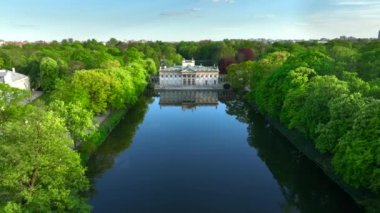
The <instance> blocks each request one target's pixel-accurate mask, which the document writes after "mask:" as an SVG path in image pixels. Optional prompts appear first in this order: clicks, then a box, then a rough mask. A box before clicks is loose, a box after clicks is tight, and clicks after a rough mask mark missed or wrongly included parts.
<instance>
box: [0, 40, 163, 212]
mask: <svg viewBox="0 0 380 213" xmlns="http://www.w3.org/2000/svg"><path fill="white" fill-rule="evenodd" d="M107 45H111V44H107ZM0 62H1V66H2V67H1V68H8V69H10V68H11V67H16V69H17V70H18V71H21V72H23V73H25V74H27V75H29V76H30V78H31V80H32V87H33V89H35V90H43V92H44V96H43V98H41V99H42V100H43V101H41V100H38V101H35V102H34V103H32V104H26V103H27V100H28V98H29V93H28V92H25V91H21V90H18V89H13V88H10V87H9V86H7V85H5V84H0V136H1V137H0V179H1V182H0V212H2V211H5V212H21V211H29V212H37V211H38V212H51V211H56V212H67V211H69V212H82V211H89V209H90V208H89V206H88V205H87V204H86V202H85V198H84V196H83V193H84V192H86V191H87V190H88V186H89V181H88V180H87V178H86V176H85V168H84V167H83V166H82V162H81V157H80V154H81V153H84V154H88V151H87V150H84V149H85V148H86V147H93V146H94V145H92V144H90V143H99V142H98V141H94V138H96V137H97V136H98V135H99V131H101V129H99V130H97V128H96V127H97V122H96V121H95V117H94V116H95V115H101V114H103V113H105V112H108V111H112V110H117V109H125V108H128V107H129V106H132V105H133V104H135V102H136V101H137V100H138V98H139V96H140V95H141V94H142V92H143V91H144V89H145V88H146V86H147V82H148V80H149V76H150V75H152V74H155V73H156V72H157V68H156V64H155V62H154V61H153V60H152V59H150V58H147V57H146V56H145V55H144V54H143V53H142V52H140V51H139V50H137V49H136V48H133V47H131V48H127V49H123V50H121V49H118V48H116V47H114V46H112V45H111V46H106V45H103V44H102V43H99V42H97V41H95V40H91V41H87V42H83V43H81V42H73V41H63V42H61V43H58V42H52V43H49V44H46V43H34V44H27V45H25V46H23V47H17V46H4V47H1V48H0ZM97 145H98V144H97Z"/></svg>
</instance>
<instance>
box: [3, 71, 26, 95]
mask: <svg viewBox="0 0 380 213" xmlns="http://www.w3.org/2000/svg"><path fill="white" fill-rule="evenodd" d="M0 83H5V84H8V85H9V86H11V87H14V88H19V89H24V90H30V80H29V77H28V76H26V75H23V74H20V73H17V72H16V71H15V69H14V68H13V69H12V71H9V70H0Z"/></svg>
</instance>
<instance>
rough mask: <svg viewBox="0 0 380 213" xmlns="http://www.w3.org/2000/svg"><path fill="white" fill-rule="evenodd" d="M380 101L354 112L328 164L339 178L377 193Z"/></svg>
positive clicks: (378, 181) (379, 178)
mask: <svg viewBox="0 0 380 213" xmlns="http://www.w3.org/2000/svg"><path fill="white" fill-rule="evenodd" d="M379 128H380V100H374V101H371V102H370V103H368V104H367V105H366V106H365V107H364V108H363V109H362V110H360V111H359V112H358V113H357V114H356V118H355V121H354V124H353V127H352V130H351V131H349V132H348V133H347V134H345V135H344V136H343V137H342V138H341V139H340V140H339V143H338V145H337V147H336V150H335V155H334V158H333V160H332V163H333V165H334V167H335V169H336V171H337V172H338V174H340V175H342V177H343V179H344V180H345V181H346V182H347V183H349V184H351V185H353V186H356V187H365V188H369V189H371V190H372V191H373V192H380V160H379V159H380V148H379V147H380V140H379V138H380V129H379Z"/></svg>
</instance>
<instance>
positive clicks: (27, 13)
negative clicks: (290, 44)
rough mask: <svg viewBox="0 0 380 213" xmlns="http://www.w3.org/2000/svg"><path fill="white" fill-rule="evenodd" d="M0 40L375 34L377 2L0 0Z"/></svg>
mask: <svg viewBox="0 0 380 213" xmlns="http://www.w3.org/2000/svg"><path fill="white" fill-rule="evenodd" d="M0 11H1V12H0V39H4V40H12V41H16V40H28V41H36V40H47V41H51V40H62V39H65V38H73V39H76V40H87V39H92V38H95V39H97V40H101V41H107V40H109V39H110V38H116V39H119V40H162V41H183V40H184V41H190V40H192V41H198V40H206V39H211V40H223V39H255V38H267V39H319V38H336V37H339V36H341V35H346V36H354V37H359V38H374V37H377V34H378V31H379V30H380V0H356V1H355V0H0Z"/></svg>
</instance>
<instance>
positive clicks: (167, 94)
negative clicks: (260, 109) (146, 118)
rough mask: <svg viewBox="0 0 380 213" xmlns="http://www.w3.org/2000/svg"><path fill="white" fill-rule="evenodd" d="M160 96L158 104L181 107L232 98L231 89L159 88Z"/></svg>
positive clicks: (202, 104) (208, 103)
mask: <svg viewBox="0 0 380 213" xmlns="http://www.w3.org/2000/svg"><path fill="white" fill-rule="evenodd" d="M156 95H157V96H159V97H160V101H159V104H160V106H161V107H165V106H181V107H182V109H187V108H195V107H197V106H215V107H216V106H218V102H219V100H230V99H232V98H233V92H232V91H231V90H160V91H156Z"/></svg>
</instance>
